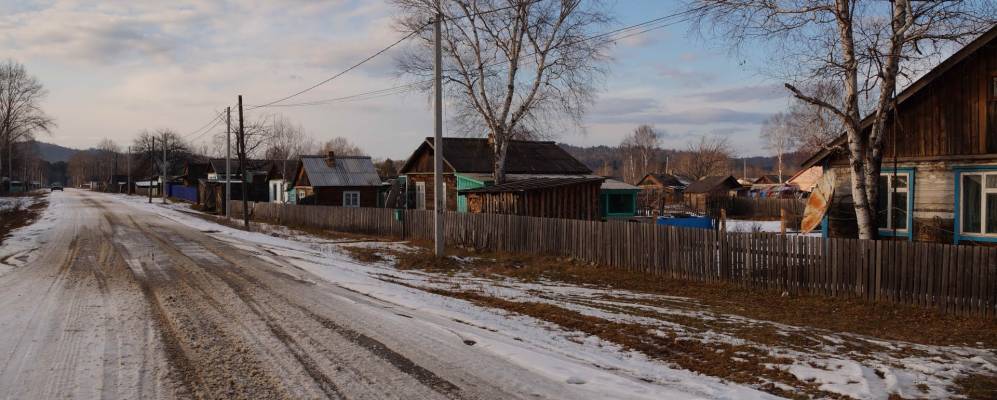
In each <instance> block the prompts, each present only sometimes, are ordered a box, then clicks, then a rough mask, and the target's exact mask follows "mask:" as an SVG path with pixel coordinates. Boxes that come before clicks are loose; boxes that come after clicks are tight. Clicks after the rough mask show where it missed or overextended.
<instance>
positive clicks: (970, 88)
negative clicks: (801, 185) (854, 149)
mask: <svg viewBox="0 0 997 400" xmlns="http://www.w3.org/2000/svg"><path fill="white" fill-rule="evenodd" d="M994 85H997V26H994V27H993V28H991V29H990V30H989V31H987V32H986V33H984V34H983V35H981V36H980V37H978V38H977V39H976V40H974V41H973V42H971V43H970V44H968V45H966V46H965V47H963V48H962V49H960V50H959V51H958V52H956V53H955V54H953V55H952V56H951V57H949V58H948V59H946V60H945V61H943V62H942V63H941V64H939V65H938V66H936V67H935V68H933V69H932V70H931V71H930V72H928V73H927V74H925V75H924V76H923V77H921V78H920V79H918V80H917V81H916V82H914V83H913V84H911V85H910V86H908V87H907V88H906V89H904V90H903V91H902V92H901V93H900V94H899V95H898V96H897V111H896V114H897V115H899V118H898V119H896V121H894V118H889V119H888V120H887V122H886V126H887V129H886V132H884V138H883V154H884V157H883V159H884V161H885V160H890V159H892V158H894V157H896V158H898V159H900V160H922V161H928V160H937V161H941V160H951V159H955V158H959V157H967V156H969V157H975V158H988V157H989V158H993V159H997V98H995V96H994V94H995V93H994V91H995V90H997V87H994ZM871 123H872V117H871V116H869V117H866V118H865V119H864V120H863V121H862V127H863V129H869V128H870V126H871ZM845 142H846V138H845V135H842V136H839V137H838V138H837V139H835V140H834V141H833V142H831V143H830V144H829V146H828V147H829V148H827V149H823V150H821V151H820V152H818V153H816V154H814V156H812V157H811V158H810V159H808V160H806V161H805V162H804V163H803V166H804V168H807V167H810V166H813V165H817V164H819V163H821V162H823V161H824V160H826V159H828V158H830V159H831V161H832V162H833V163H842V162H844V160H845V158H846V153H845V152H844V151H843V149H842V148H843V146H844V145H845Z"/></svg>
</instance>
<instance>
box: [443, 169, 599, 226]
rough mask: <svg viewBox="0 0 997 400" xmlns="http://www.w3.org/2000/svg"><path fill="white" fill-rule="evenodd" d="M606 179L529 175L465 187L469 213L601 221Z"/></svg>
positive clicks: (462, 192) (464, 191)
mask: <svg viewBox="0 0 997 400" xmlns="http://www.w3.org/2000/svg"><path fill="white" fill-rule="evenodd" d="M604 180H605V178H593V177H566V178H528V179H521V180H517V181H512V182H508V183H504V184H501V185H494V186H487V187H481V188H476V189H467V190H462V191H461V194H463V195H465V196H467V204H468V212H472V213H492V214H513V215H523V216H530V217H545V218H566V219H586V220H597V219H600V218H601V216H602V215H601V213H600V209H599V190H600V187H601V186H602V182H603V181H604Z"/></svg>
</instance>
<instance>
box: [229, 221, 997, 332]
mask: <svg viewBox="0 0 997 400" xmlns="http://www.w3.org/2000/svg"><path fill="white" fill-rule="evenodd" d="M231 206H232V207H233V208H232V210H233V214H232V215H239V214H240V213H241V212H242V211H241V210H242V209H241V203H239V202H232V203H231ZM251 213H252V216H253V218H254V219H255V220H259V221H264V222H272V223H278V224H284V225H288V226H303V227H311V228H319V229H328V230H334V231H341V232H352V233H362V234H369V235H378V236H387V237H394V238H406V239H422V240H429V239H431V238H432V229H433V215H432V212H431V211H419V210H405V211H403V213H404V218H403V219H401V220H399V219H396V218H395V215H394V213H395V210H392V209H377V208H340V207H325V206H293V205H280V204H270V203H256V204H252V203H251ZM444 215H445V221H446V222H445V225H444V226H445V235H444V237H445V240H446V243H447V245H450V246H461V247H470V248H475V249H480V250H490V251H503V252H513V253H524V254H535V255H550V256H561V257H572V258H575V259H578V260H583V261H586V262H593V263H596V264H599V265H605V266H609V267H613V268H620V269H625V270H628V271H634V272H640V273H647V274H652V275H660V276H667V277H671V278H676V279H687V280H695V281H717V282H719V281H723V282H731V283H734V284H738V285H742V286H746V287H753V288H766V289H774V290H778V291H786V292H789V293H794V294H797V293H804V294H813V295H825V296H834V297H854V298H862V299H867V300H871V301H889V302H895V303H901V304H911V305H918V306H924V307H934V308H936V309H938V310H940V311H942V312H946V313H956V314H971V315H978V316H985V317H994V316H997V248H990V247H979V246H957V245H945V244H934V243H917V242H908V241H886V240H879V241H871V240H858V239H823V238H819V237H804V236H783V235H779V234H775V233H722V232H718V231H712V230H703V229H689V228H676V227H665V226H658V225H653V224H641V223H627V222H617V221H611V222H600V221H582V220H564V219H550V218H533V217H520V216H513V215H501V214H469V213H457V212H450V211H448V212H445V213H444Z"/></svg>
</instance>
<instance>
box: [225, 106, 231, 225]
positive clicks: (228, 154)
mask: <svg viewBox="0 0 997 400" xmlns="http://www.w3.org/2000/svg"><path fill="white" fill-rule="evenodd" d="M231 201H232V107H225V218H232V213H231V212H230V211H229V207H228V203H229V202H231Z"/></svg>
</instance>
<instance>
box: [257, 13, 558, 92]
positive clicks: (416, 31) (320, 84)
mask: <svg viewBox="0 0 997 400" xmlns="http://www.w3.org/2000/svg"><path fill="white" fill-rule="evenodd" d="M540 1H543V0H533V1H531V2H529V3H527V4H525V5H521V4H516V5H511V6H506V7H500V8H495V9H491V10H485V11H480V12H476V13H471V14H466V15H462V16H458V17H447V18H445V19H444V21H446V20H450V21H454V20H458V19H462V18H470V17H472V16H480V15H485V14H490V13H494V12H499V11H503V10H508V9H512V8H516V7H520V6H529V5H532V4H535V3H538V2H540ZM429 25H432V21H430V22H427V23H425V24H423V25H422V26H420V27H419V28H417V29H414V30H413V31H412V32H409V33H408V34H407V35H405V36H403V37H402V38H401V39H398V40H397V41H395V42H394V43H391V44H390V45H388V46H387V47H385V48H383V49H381V50H378V51H377V52H375V53H374V54H371V55H370V56H368V57H367V58H364V59H363V60H360V62H358V63H356V64H353V65H352V66H350V67H349V68H346V69H345V70H342V71H340V72H339V73H337V74H335V75H333V76H331V77H329V78H327V79H325V80H323V81H320V82H318V83H316V84H314V85H312V86H309V87H307V88H305V89H302V90H300V91H298V92H295V93H293V94H290V95H288V96H285V97H282V98H280V99H277V100H274V101H271V102H269V103H265V104H260V105H254V106H251V107H249V108H248V109H246V111H250V110H255V109H257V108H264V107H270V106H274V105H275V104H277V103H281V102H284V101H286V100H289V99H291V98H294V97H297V96H300V95H302V94H304V93H307V92H309V91H311V90H313V89H315V88H317V87H319V86H322V85H325V84H326V83H329V82H331V81H333V80H335V79H336V78H339V77H340V76H343V75H345V74H347V73H349V72H350V71H352V70H354V69H356V68H358V67H360V66H361V65H363V64H366V63H367V62H368V61H370V60H373V59H374V58H377V57H378V56H380V55H382V54H384V53H385V52H387V51H388V50H391V49H392V48H394V47H395V46H398V45H399V44H401V43H402V42H404V41H406V40H408V39H409V38H411V37H412V36H415V35H417V34H418V33H419V32H422V31H423V30H424V29H426V27H428V26H429Z"/></svg>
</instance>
